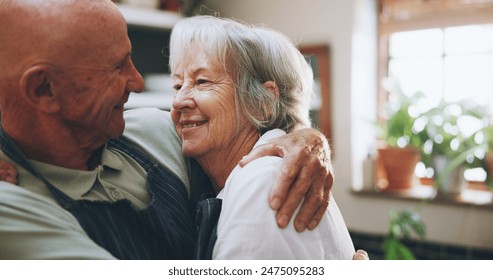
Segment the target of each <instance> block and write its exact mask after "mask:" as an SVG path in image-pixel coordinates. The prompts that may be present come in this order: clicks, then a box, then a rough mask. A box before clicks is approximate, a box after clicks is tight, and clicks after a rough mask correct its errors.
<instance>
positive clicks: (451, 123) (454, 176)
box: [416, 100, 487, 196]
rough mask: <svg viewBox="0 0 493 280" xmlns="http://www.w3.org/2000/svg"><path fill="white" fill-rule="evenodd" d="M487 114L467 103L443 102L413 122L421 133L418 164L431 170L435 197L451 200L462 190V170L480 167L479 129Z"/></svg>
mask: <svg viewBox="0 0 493 280" xmlns="http://www.w3.org/2000/svg"><path fill="white" fill-rule="evenodd" d="M486 116H487V114H486V113H485V111H484V110H483V108H481V107H480V106H479V105H477V104H475V103H472V102H469V101H458V102H445V101H443V100H442V101H441V102H440V104H439V105H438V106H436V107H434V108H431V109H429V110H428V111H425V112H423V113H422V114H421V115H420V116H419V117H418V118H417V119H416V122H417V123H419V124H420V125H417V126H418V128H417V130H420V129H421V130H422V132H423V135H425V138H423V140H425V141H424V145H423V148H422V149H421V151H422V161H423V162H424V164H425V165H426V166H428V167H432V168H433V170H434V173H433V179H434V184H435V187H436V189H437V194H438V195H445V196H454V195H458V194H460V193H461V191H462V190H463V188H464V186H465V180H464V168H473V167H479V166H481V160H480V158H479V157H478V153H477V151H478V150H481V149H484V137H483V139H481V137H477V135H478V133H483V125H484V121H485V118H486Z"/></svg>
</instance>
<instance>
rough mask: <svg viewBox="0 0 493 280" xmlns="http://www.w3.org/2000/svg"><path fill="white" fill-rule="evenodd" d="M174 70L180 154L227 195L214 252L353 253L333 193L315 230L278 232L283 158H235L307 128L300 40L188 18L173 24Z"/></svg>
mask: <svg viewBox="0 0 493 280" xmlns="http://www.w3.org/2000/svg"><path fill="white" fill-rule="evenodd" d="M170 68H171V72H172V76H173V79H174V88H175V90H176V95H175V98H174V101H173V107H172V110H171V115H172V119H173V122H174V124H175V127H176V130H177V132H178V134H179V135H180V137H181V138H182V141H183V143H182V148H183V152H184V154H185V155H187V156H190V157H193V158H195V159H196V160H197V161H198V162H199V163H200V165H201V166H202V168H203V169H204V171H205V172H206V173H207V175H208V176H209V178H210V180H211V181H212V183H213V185H214V189H215V191H216V193H218V195H217V197H218V198H221V199H222V209H221V213H220V217H219V221H218V224H217V241H216V243H215V246H214V250H213V258H214V259H351V258H352V257H353V254H354V247H353V244H352V241H351V238H350V236H349V233H348V230H347V228H346V225H345V223H344V220H343V218H342V215H341V213H340V211H339V209H338V207H337V205H336V203H335V201H334V199H333V198H331V201H330V204H329V208H328V210H327V211H326V213H325V215H324V217H323V219H322V221H321V222H320V224H319V226H318V227H317V228H315V229H314V230H312V231H305V232H303V233H298V232H296V231H295V230H294V228H293V227H292V226H289V227H287V228H285V229H280V228H278V227H277V226H276V223H275V211H274V210H272V209H270V208H269V207H268V204H267V203H265V202H266V201H267V200H268V194H269V192H270V189H271V187H272V186H273V183H274V180H275V179H276V177H277V175H278V173H279V172H281V170H280V169H281V164H282V161H283V159H282V158H279V157H272V156H271V157H263V158H260V159H257V160H254V161H253V162H251V163H250V164H248V165H246V166H245V167H243V168H241V167H239V165H238V162H239V161H240V160H241V159H242V157H244V156H245V155H247V154H248V153H249V152H250V151H251V150H252V149H253V148H254V147H255V146H257V145H260V144H262V143H264V142H266V141H267V140H269V139H272V138H274V137H278V136H281V135H284V134H285V133H289V132H291V131H292V130H294V129H297V128H298V127H306V126H309V125H310V120H309V103H310V97H311V95H312V83H313V74H312V70H311V68H310V67H309V65H308V64H307V62H306V61H305V59H304V57H303V56H302V55H301V53H300V52H299V51H298V50H297V49H296V47H295V46H294V45H293V43H292V42H291V41H290V40H288V39H287V38H286V37H285V36H283V35H282V34H280V33H278V32H275V31H273V30H269V29H266V28H260V27H254V26H248V25H245V24H242V23H239V22H236V21H233V20H228V19H220V18H216V17H211V16H197V17H191V18H187V19H184V20H182V21H180V22H179V23H177V24H176V26H175V27H174V29H173V32H172V35H171V41H170Z"/></svg>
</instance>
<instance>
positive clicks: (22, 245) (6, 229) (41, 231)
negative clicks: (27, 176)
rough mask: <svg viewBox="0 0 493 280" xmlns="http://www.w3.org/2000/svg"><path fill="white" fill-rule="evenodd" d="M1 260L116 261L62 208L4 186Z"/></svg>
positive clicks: (1, 184)
mask: <svg viewBox="0 0 493 280" xmlns="http://www.w3.org/2000/svg"><path fill="white" fill-rule="evenodd" d="M0 194H1V195H0V248H1V249H0V259H114V257H113V256H112V255H111V254H110V253H109V252H107V251H106V250H104V249H103V248H101V247H99V246H98V245H97V244H95V243H94V242H93V241H92V240H91V239H90V238H89V237H88V236H87V235H86V233H85V232H84V231H83V230H82V228H81V227H80V225H79V223H78V222H77V220H76V219H75V218H74V217H73V216H72V215H71V214H70V213H68V212H67V211H65V210H64V209H63V208H61V207H60V206H58V205H56V204H54V203H52V202H51V201H49V200H47V199H45V198H44V197H42V196H40V195H38V194H35V193H33V192H30V191H28V190H25V189H23V188H22V187H19V186H15V185H11V184H9V183H5V182H0Z"/></svg>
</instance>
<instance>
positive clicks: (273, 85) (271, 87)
mask: <svg viewBox="0 0 493 280" xmlns="http://www.w3.org/2000/svg"><path fill="white" fill-rule="evenodd" d="M262 85H263V86H264V87H265V88H266V89H267V90H268V91H270V92H272V93H273V94H274V95H275V96H276V97H279V88H278V87H277V85H276V82H274V81H267V82H265V83H263V84H262Z"/></svg>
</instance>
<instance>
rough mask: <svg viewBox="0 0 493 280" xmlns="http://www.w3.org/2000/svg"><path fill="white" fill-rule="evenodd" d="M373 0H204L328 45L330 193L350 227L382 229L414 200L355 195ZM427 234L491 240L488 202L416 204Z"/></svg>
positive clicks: (367, 129)
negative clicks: (392, 215)
mask: <svg viewBox="0 0 493 280" xmlns="http://www.w3.org/2000/svg"><path fill="white" fill-rule="evenodd" d="M374 2H375V0H303V1H295V0H269V1H264V0H248V1H245V0H206V1H205V5H206V6H207V7H208V8H210V9H212V10H215V11H217V12H219V13H220V15H221V16H224V17H233V18H237V19H240V20H243V21H246V22H251V23H263V24H266V25H267V26H269V27H272V28H274V29H277V30H279V31H281V32H283V33H285V34H286V35H288V36H290V37H291V38H293V39H294V40H296V41H298V42H299V43H300V44H302V45H308V44H318V43H327V44H328V45H329V46H330V48H331V60H332V61H331V75H332V77H331V81H332V88H331V90H332V102H333V104H336V105H334V106H333V108H331V109H332V119H333V120H334V127H333V133H334V138H333V139H332V142H333V144H334V147H335V149H334V152H335V157H334V159H333V164H334V169H335V175H336V176H335V177H336V180H335V184H334V188H333V194H334V196H335V198H336V199H337V203H338V205H339V207H340V208H341V211H342V212H343V215H344V217H345V220H346V223H347V225H348V227H349V228H350V229H353V230H358V231H363V232H368V233H386V232H387V226H388V215H389V211H390V210H391V209H404V208H409V207H413V206H414V205H416V204H417V202H416V203H414V202H409V201H403V200H392V199H383V198H375V197H361V196H355V195H354V194H352V193H351V191H350V190H351V188H352V187H355V186H356V187H357V186H360V185H361V172H362V171H361V161H362V160H363V158H364V157H365V155H366V153H367V151H368V148H369V147H374V139H375V131H374V129H373V125H372V123H371V121H372V120H373V119H374V118H375V117H374V116H375V115H376V113H375V111H376V109H375V107H376V97H375V96H376V83H377V82H376V76H377V75H376V39H375V36H376V35H375V34H376V22H375V20H376V19H375V16H374V5H375V4H374ZM422 214H423V218H424V220H425V223H426V225H427V240H430V241H439V242H445V243H451V244H459V245H466V246H472V247H487V248H493V223H492V222H491V221H493V210H491V209H490V210H488V209H481V208H477V207H474V206H454V205H438V204H428V205H427V206H425V208H424V209H423V211H422Z"/></svg>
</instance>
